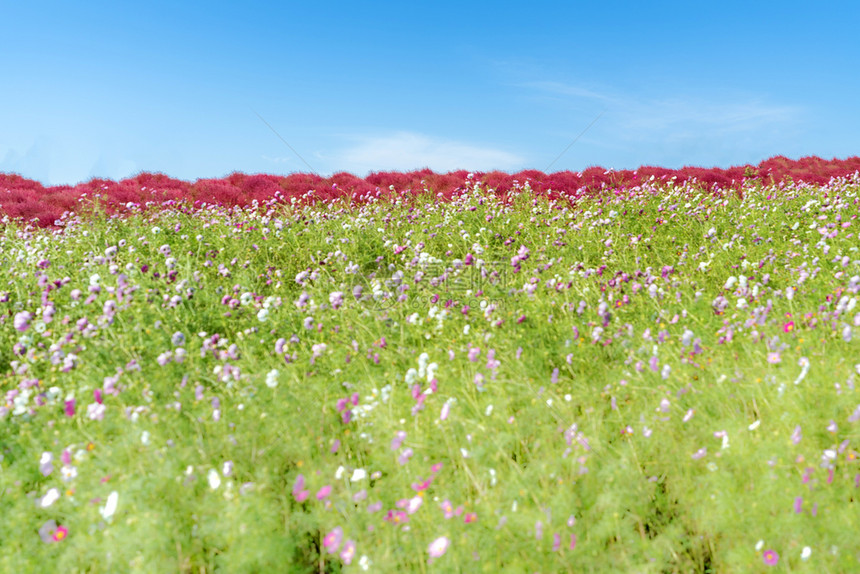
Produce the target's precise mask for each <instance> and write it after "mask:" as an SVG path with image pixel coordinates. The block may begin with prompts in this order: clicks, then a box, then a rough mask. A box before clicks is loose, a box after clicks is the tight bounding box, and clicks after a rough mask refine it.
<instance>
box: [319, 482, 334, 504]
mask: <svg viewBox="0 0 860 574" xmlns="http://www.w3.org/2000/svg"><path fill="white" fill-rule="evenodd" d="M330 493H331V485H330V484H327V485H325V486H324V487H322V488H321V489H319V491H318V492H317V500H322V499H323V498H325V497H326V496H328V495H329V494H330Z"/></svg>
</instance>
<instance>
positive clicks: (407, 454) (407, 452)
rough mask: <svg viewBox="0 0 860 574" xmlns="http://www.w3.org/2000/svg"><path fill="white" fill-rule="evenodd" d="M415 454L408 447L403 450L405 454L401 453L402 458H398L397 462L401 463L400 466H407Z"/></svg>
mask: <svg viewBox="0 0 860 574" xmlns="http://www.w3.org/2000/svg"><path fill="white" fill-rule="evenodd" d="M412 455H413V452H412V449H411V448H409V447H407V448H405V449H403V452H401V453H400V456H398V457H397V462H399V463H400V466H403V465H405V464H406V463H407V462H409V459H410V458H412Z"/></svg>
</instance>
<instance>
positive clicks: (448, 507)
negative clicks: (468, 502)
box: [439, 500, 454, 518]
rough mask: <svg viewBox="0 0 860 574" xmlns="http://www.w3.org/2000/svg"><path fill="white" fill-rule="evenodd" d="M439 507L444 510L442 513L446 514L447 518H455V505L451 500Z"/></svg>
mask: <svg viewBox="0 0 860 574" xmlns="http://www.w3.org/2000/svg"><path fill="white" fill-rule="evenodd" d="M439 506H440V507H441V508H442V511H443V512H444V513H445V518H451V517H452V516H454V505H452V504H451V501H450V500H445V501H444V502H442V504H440V505H439Z"/></svg>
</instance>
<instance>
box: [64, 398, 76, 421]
mask: <svg viewBox="0 0 860 574" xmlns="http://www.w3.org/2000/svg"><path fill="white" fill-rule="evenodd" d="M63 412H65V413H66V416H67V417H73V416H75V399H71V400H69V401H65V402H64V403H63Z"/></svg>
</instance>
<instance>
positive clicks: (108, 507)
mask: <svg viewBox="0 0 860 574" xmlns="http://www.w3.org/2000/svg"><path fill="white" fill-rule="evenodd" d="M117 499H119V493H117V491H115V490H114V491H113V492H111V493H110V494H109V495H108V498H107V502H106V503H105V505H104V506H103V507H101V508H99V514H101V515H102V518H104V519H105V520H110V518H111V517H112V516H113V515H114V512H116V503H117Z"/></svg>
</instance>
